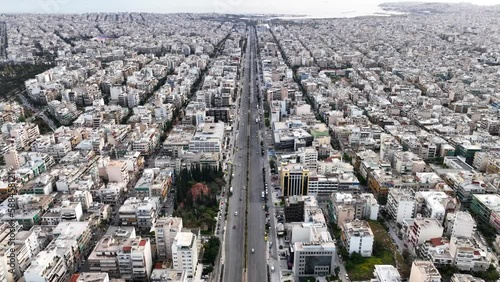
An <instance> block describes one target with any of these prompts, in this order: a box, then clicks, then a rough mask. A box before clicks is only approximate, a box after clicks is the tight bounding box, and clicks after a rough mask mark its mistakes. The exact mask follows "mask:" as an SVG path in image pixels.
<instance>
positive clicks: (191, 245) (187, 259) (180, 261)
mask: <svg viewBox="0 0 500 282" xmlns="http://www.w3.org/2000/svg"><path fill="white" fill-rule="evenodd" d="M197 265H198V241H197V239H196V235H194V234H193V233H191V232H178V233H177V235H175V239H174V242H173V244H172V266H173V269H175V270H185V271H186V272H187V275H188V276H190V275H191V276H193V277H194V274H195V273H196V267H197Z"/></svg>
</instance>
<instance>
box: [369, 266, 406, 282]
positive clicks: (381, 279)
mask: <svg viewBox="0 0 500 282" xmlns="http://www.w3.org/2000/svg"><path fill="white" fill-rule="evenodd" d="M373 276H375V279H371V281H370V282H401V275H400V274H399V271H398V270H397V268H395V267H394V266H392V265H385V264H377V265H375V270H374V271H373Z"/></svg>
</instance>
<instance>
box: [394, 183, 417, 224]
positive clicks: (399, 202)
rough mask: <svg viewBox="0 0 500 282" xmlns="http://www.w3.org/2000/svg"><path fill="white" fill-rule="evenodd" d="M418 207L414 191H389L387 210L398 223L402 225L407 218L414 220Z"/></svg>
mask: <svg viewBox="0 0 500 282" xmlns="http://www.w3.org/2000/svg"><path fill="white" fill-rule="evenodd" d="M416 207H417V203H416V201H415V197H414V193H413V191H412V190H409V189H394V188H391V189H389V194H388V196H387V204H386V209H387V212H388V213H389V215H390V216H391V217H392V218H393V219H394V220H395V221H396V222H397V223H402V222H403V221H404V220H405V219H407V218H414V217H415V213H416Z"/></svg>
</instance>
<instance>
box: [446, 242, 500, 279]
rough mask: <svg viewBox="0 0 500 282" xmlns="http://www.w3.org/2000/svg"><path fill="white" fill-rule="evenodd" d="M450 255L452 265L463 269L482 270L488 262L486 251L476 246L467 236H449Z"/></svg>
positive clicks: (488, 264)
mask: <svg viewBox="0 0 500 282" xmlns="http://www.w3.org/2000/svg"><path fill="white" fill-rule="evenodd" d="M450 255H451V257H452V259H453V265H454V266H455V267H457V268H458V269H460V270H464V271H471V270H473V271H484V270H486V269H487V268H488V267H489V266H490V263H489V261H488V259H487V258H486V253H485V252H483V251H482V250H481V249H479V248H477V247H476V246H475V244H474V243H473V242H472V241H471V239H469V238H464V237H451V239H450Z"/></svg>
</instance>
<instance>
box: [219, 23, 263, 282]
mask: <svg viewBox="0 0 500 282" xmlns="http://www.w3.org/2000/svg"><path fill="white" fill-rule="evenodd" d="M255 52H256V41H255V32H254V31H253V30H252V29H249V33H248V38H247V49H246V51H245V57H244V65H243V68H244V69H243V73H242V83H243V84H242V88H241V96H240V104H239V107H238V109H237V113H238V117H237V118H236V121H235V129H236V130H237V134H236V138H235V142H234V150H235V151H234V155H233V172H232V173H233V178H232V182H231V184H230V185H231V186H232V187H233V195H232V196H231V197H230V198H229V203H228V204H229V205H228V216H227V222H226V233H225V240H224V255H223V261H221V263H222V265H223V266H224V270H223V281H227V282H237V281H258V282H263V281H267V264H266V245H265V241H264V231H265V229H264V224H265V217H264V216H265V214H264V210H263V208H262V205H263V200H262V197H261V193H262V191H263V190H262V189H263V187H264V185H263V180H262V167H263V159H262V157H261V154H260V137H259V135H260V125H259V124H258V123H256V121H255V120H256V119H257V118H258V117H259V116H258V111H257V98H256V96H255V95H256V82H255V81H256V78H257V76H256V63H255V56H256V54H255ZM245 245H246V248H245Z"/></svg>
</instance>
